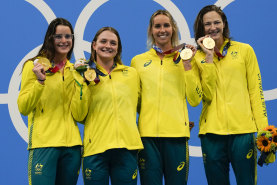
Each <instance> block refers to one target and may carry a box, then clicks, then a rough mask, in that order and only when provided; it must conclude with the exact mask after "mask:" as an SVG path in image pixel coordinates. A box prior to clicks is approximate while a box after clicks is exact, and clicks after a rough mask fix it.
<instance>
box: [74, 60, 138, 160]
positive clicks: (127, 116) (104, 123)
mask: <svg viewBox="0 0 277 185" xmlns="http://www.w3.org/2000/svg"><path fill="white" fill-rule="evenodd" d="M96 67H97V69H98V70H100V71H101V72H102V73H103V74H104V75H105V76H101V75H99V79H100V82H99V83H94V82H92V83H90V85H88V88H89V89H90V93H86V94H83V97H84V98H85V99H88V100H89V103H88V104H86V103H82V101H80V99H78V97H77V95H78V94H79V92H76V93H77V95H76V96H75V98H74V102H73V103H74V107H75V108H76V109H78V112H79V114H76V115H74V117H75V119H76V120H78V121H82V120H83V119H85V121H84V124H85V129H84V141H83V142H84V154H83V156H84V157H86V156H90V155H94V154H98V153H103V152H105V151H106V150H108V149H115V148H126V149H128V150H138V149H143V145H142V142H141V139H140V135H139V132H138V128H137V124H136V108H137V102H138V93H139V77H138V74H137V72H136V70H135V69H134V68H132V67H127V66H124V65H120V64H117V65H116V66H115V68H114V69H113V70H112V72H111V73H110V74H108V73H107V72H106V71H105V69H104V68H102V67H101V66H100V65H98V64H96ZM78 105H79V106H78ZM72 107H73V106H72ZM75 112H76V111H75Z"/></svg>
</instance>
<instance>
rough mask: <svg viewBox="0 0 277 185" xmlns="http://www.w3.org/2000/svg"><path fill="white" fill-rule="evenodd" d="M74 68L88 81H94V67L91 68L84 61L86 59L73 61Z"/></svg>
mask: <svg viewBox="0 0 277 185" xmlns="http://www.w3.org/2000/svg"><path fill="white" fill-rule="evenodd" d="M74 68H75V69H76V71H78V72H79V73H80V74H81V75H82V76H83V77H84V78H85V79H86V80H87V81H88V82H93V81H94V82H95V83H96V81H98V80H97V75H96V71H95V69H94V68H91V67H90V66H89V64H88V62H87V61H86V59H83V58H81V59H79V60H77V61H76V62H75V64H74Z"/></svg>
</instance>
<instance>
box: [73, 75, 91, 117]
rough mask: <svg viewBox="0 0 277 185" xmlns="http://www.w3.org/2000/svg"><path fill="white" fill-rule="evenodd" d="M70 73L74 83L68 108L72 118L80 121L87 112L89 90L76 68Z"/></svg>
mask: <svg viewBox="0 0 277 185" xmlns="http://www.w3.org/2000/svg"><path fill="white" fill-rule="evenodd" d="M72 73H73V77H74V80H75V82H74V83H75V84H74V94H73V97H72V101H71V104H70V110H71V114H72V116H73V118H74V119H75V120H76V121H78V122H82V121H83V120H84V119H85V118H86V116H87V113H88V108H89V103H90V90H89V88H88V86H87V84H86V82H85V81H84V78H83V77H82V76H81V75H80V74H79V73H78V72H77V71H76V70H74V71H73V72H72Z"/></svg>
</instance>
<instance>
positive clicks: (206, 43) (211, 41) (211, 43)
mask: <svg viewBox="0 0 277 185" xmlns="http://www.w3.org/2000/svg"><path fill="white" fill-rule="evenodd" d="M203 45H204V46H205V48H207V49H213V48H214V47H215V42H214V39H212V38H211V37H207V38H204V40H203Z"/></svg>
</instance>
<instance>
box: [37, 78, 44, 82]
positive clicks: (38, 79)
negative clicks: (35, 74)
mask: <svg viewBox="0 0 277 185" xmlns="http://www.w3.org/2000/svg"><path fill="white" fill-rule="evenodd" d="M37 80H38V81H40V82H44V81H45V79H44V80H41V79H37Z"/></svg>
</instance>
